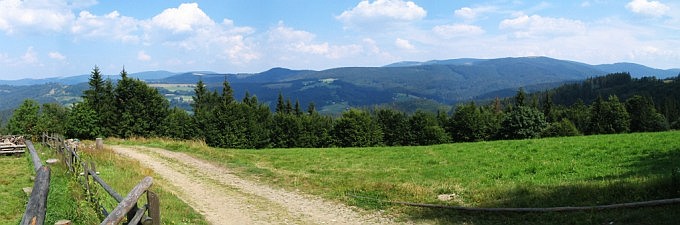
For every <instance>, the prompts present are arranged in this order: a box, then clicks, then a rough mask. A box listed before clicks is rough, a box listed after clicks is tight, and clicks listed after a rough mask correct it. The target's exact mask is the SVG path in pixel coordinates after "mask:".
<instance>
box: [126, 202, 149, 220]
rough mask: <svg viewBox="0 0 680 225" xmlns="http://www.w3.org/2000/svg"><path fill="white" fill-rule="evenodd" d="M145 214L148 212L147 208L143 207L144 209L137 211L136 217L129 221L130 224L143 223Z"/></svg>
mask: <svg viewBox="0 0 680 225" xmlns="http://www.w3.org/2000/svg"><path fill="white" fill-rule="evenodd" d="M144 212H146V206H142V208H139V209H137V212H135V216H133V217H132V219H130V221H128V224H139V221H142V217H143V216H144Z"/></svg>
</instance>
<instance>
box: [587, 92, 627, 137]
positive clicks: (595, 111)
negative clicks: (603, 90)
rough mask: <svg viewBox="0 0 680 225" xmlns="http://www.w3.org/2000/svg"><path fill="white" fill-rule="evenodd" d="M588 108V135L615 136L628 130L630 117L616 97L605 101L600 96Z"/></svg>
mask: <svg viewBox="0 0 680 225" xmlns="http://www.w3.org/2000/svg"><path fill="white" fill-rule="evenodd" d="M590 108H591V109H590V123H589V125H588V132H587V133H588V134H615V133H624V132H628V131H629V130H630V116H629V115H628V112H627V111H626V108H625V107H624V105H623V104H622V103H621V102H620V101H619V98H618V97H616V96H614V95H611V96H609V99H608V100H607V101H605V100H604V99H603V98H602V97H601V96H600V97H598V98H597V99H596V100H595V102H593V104H592V105H591V106H590Z"/></svg>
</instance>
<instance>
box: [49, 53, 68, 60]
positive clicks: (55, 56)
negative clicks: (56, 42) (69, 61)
mask: <svg viewBox="0 0 680 225" xmlns="http://www.w3.org/2000/svg"><path fill="white" fill-rule="evenodd" d="M47 56H49V57H50V59H56V60H64V59H66V56H64V55H62V54H61V53H59V52H50V53H48V54H47Z"/></svg>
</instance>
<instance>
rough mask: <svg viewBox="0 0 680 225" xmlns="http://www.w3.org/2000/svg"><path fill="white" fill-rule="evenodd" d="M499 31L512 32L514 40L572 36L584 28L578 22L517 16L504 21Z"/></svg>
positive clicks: (536, 16) (584, 27)
mask: <svg viewBox="0 0 680 225" xmlns="http://www.w3.org/2000/svg"><path fill="white" fill-rule="evenodd" d="M499 28H500V29H505V30H514V31H515V32H514V33H513V34H514V36H515V37H516V38H530V37H539V36H550V35H561V34H573V33H581V32H584V30H585V29H586V26H585V25H584V24H583V22H581V21H579V20H570V19H565V18H553V17H542V16H539V15H531V16H528V15H519V16H517V17H515V18H513V19H505V20H503V21H501V23H500V25H499Z"/></svg>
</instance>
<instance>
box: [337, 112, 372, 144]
mask: <svg viewBox="0 0 680 225" xmlns="http://www.w3.org/2000/svg"><path fill="white" fill-rule="evenodd" d="M331 133H332V136H333V139H334V140H335V143H336V145H338V146H340V147H369V146H377V145H380V144H382V136H383V134H382V130H381V129H380V126H379V125H378V123H377V122H375V121H373V119H372V118H371V115H370V114H369V113H368V112H365V111H362V110H358V109H350V110H349V111H346V112H344V113H343V114H342V117H340V118H339V119H338V120H336V121H335V124H334V126H333V130H332V132H331Z"/></svg>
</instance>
